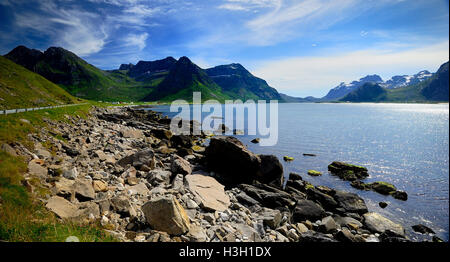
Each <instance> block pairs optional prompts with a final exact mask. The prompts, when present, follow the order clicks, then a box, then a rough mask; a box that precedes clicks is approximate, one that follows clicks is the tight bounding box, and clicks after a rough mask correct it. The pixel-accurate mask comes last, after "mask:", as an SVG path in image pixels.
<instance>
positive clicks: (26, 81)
mask: <svg viewBox="0 0 450 262" xmlns="http://www.w3.org/2000/svg"><path fill="white" fill-rule="evenodd" d="M80 101H82V100H81V99H78V98H75V97H73V96H72V95H70V94H69V93H68V92H67V91H65V90H64V89H63V88H61V87H59V86H58V85H55V84H54V83H52V82H50V81H48V80H47V79H45V78H44V77H42V76H40V75H38V74H36V73H33V72H31V71H29V70H28V69H26V68H24V67H22V66H20V65H17V64H15V63H14V62H12V61H10V60H8V59H6V58H4V57H2V56H0V109H13V108H29V107H40V106H49V105H61V104H73V103H80Z"/></svg>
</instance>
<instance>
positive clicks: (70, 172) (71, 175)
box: [63, 167, 78, 180]
mask: <svg viewBox="0 0 450 262" xmlns="http://www.w3.org/2000/svg"><path fill="white" fill-rule="evenodd" d="M63 177H65V178H67V179H72V180H75V179H76V178H77V177H78V171H77V168H76V167H73V168H71V169H67V170H64V171H63Z"/></svg>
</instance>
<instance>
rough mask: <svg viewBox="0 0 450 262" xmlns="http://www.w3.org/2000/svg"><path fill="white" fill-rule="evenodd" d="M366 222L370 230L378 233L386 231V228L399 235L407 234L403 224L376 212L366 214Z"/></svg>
mask: <svg viewBox="0 0 450 262" xmlns="http://www.w3.org/2000/svg"><path fill="white" fill-rule="evenodd" d="M364 224H365V225H366V226H367V228H369V230H371V231H375V232H377V233H384V232H385V231H386V230H390V231H392V232H394V233H396V234H397V235H400V236H403V237H404V236H405V229H404V228H403V227H402V226H401V225H399V224H397V223H394V222H392V221H391V220H389V219H387V218H385V217H383V216H382V215H380V214H378V213H375V212H369V213H366V214H364Z"/></svg>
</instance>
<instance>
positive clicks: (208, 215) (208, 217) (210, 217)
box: [203, 213, 216, 225]
mask: <svg viewBox="0 0 450 262" xmlns="http://www.w3.org/2000/svg"><path fill="white" fill-rule="evenodd" d="M203 219H204V220H206V221H208V223H210V224H211V225H214V223H215V222H216V217H215V216H214V214H212V213H206V214H204V215H203Z"/></svg>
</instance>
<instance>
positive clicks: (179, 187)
mask: <svg viewBox="0 0 450 262" xmlns="http://www.w3.org/2000/svg"><path fill="white" fill-rule="evenodd" d="M172 189H173V190H176V191H184V176H183V175H182V174H177V175H176V176H175V178H174V179H173V181H172Z"/></svg>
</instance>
